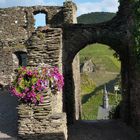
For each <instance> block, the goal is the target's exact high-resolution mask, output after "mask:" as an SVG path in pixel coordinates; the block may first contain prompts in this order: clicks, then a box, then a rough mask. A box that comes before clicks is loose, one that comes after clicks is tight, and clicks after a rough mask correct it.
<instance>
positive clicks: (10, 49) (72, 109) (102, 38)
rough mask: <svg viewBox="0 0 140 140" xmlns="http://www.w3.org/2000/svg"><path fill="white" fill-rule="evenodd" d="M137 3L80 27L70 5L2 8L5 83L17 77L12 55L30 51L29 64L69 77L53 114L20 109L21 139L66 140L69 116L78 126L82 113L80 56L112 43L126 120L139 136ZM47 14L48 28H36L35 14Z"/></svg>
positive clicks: (125, 3) (0, 49) (0, 67)
mask: <svg viewBox="0 0 140 140" xmlns="http://www.w3.org/2000/svg"><path fill="white" fill-rule="evenodd" d="M137 3H138V4H137ZM137 5H139V2H137V1H135V0H132V1H130V0H121V1H120V7H119V11H118V13H117V15H116V16H115V17H114V18H113V19H112V20H111V21H108V22H105V23H100V24H94V25H82V24H76V10H77V7H76V5H75V4H74V3H73V2H71V1H67V2H65V3H64V5H63V6H62V7H60V6H33V7H18V8H7V9H0V23H4V24H0V60H1V61H0V79H1V81H0V82H1V83H5V84H9V82H10V81H11V79H12V78H9V77H11V75H12V74H13V73H14V69H13V68H14V66H13V65H14V64H13V61H12V60H11V59H12V54H13V53H14V52H16V51H19V50H20V51H24V50H27V61H28V62H27V65H28V66H37V65H38V63H42V62H43V63H47V64H51V65H55V66H58V67H59V70H60V71H62V72H63V74H64V81H65V86H64V90H63V94H56V95H54V96H52V97H49V98H50V101H51V102H49V111H48V115H44V114H43V113H41V111H39V107H40V106H38V107H37V108H34V107H31V106H27V105H19V107H18V112H19V126H18V135H19V136H20V139H24V138H25V139H28V138H29V139H39V138H40V137H43V138H44V139H56V138H60V139H67V126H66V116H65V113H64V112H66V114H67V122H68V123H74V121H75V120H77V119H79V116H80V111H81V110H80V108H81V103H80V94H79V93H80V92H79V91H80V70H79V58H78V52H79V51H80V50H81V49H83V48H84V47H85V46H86V45H88V44H91V43H102V44H106V45H109V46H110V47H111V48H112V49H113V50H115V51H116V52H117V53H118V54H119V57H120V60H121V76H122V89H123V101H122V104H121V112H120V115H121V119H122V120H123V121H124V122H126V123H127V124H130V125H131V126H133V127H134V128H135V129H136V130H137V132H138V133H139V134H140V110H139V107H140V102H139V99H140V93H139V91H140V90H139V85H140V73H139V68H138V67H137V66H139V63H138V59H137V58H139V57H137V56H139V55H137V54H139V53H138V50H139V49H135V48H138V45H139V44H138V42H139V40H138V35H139V34H135V33H137V28H135V27H136V26H137V27H138V25H139V24H137V23H139V22H138V20H137V19H138V17H137V16H136V14H135V12H136V10H137V8H139V7H138V6H137ZM44 11H45V13H47V26H46V27H43V28H38V29H36V30H35V28H34V14H35V13H44ZM13 13H14V14H13ZM11 15H12V16H11ZM13 15H14V16H13ZM9 23H11V24H10V25H9ZM135 25H136V26H135ZM135 39H137V44H136V43H135ZM135 46H136V47H135ZM135 50H137V51H135ZM136 52H137V53H136ZM9 58H10V59H9ZM6 60H9V62H6ZM5 62H6V63H5ZM36 110H38V111H39V112H38V113H36Z"/></svg>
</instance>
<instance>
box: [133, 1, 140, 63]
mask: <svg viewBox="0 0 140 140" xmlns="http://www.w3.org/2000/svg"><path fill="white" fill-rule="evenodd" d="M133 2H134V8H135V11H134V16H135V21H134V22H135V23H134V24H135V25H134V41H135V49H134V52H135V55H136V57H137V62H138V63H140V0H133Z"/></svg>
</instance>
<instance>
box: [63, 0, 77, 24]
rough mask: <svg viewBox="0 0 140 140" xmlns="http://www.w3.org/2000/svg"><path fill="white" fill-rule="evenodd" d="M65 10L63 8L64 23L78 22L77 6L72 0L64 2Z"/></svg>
mask: <svg viewBox="0 0 140 140" xmlns="http://www.w3.org/2000/svg"><path fill="white" fill-rule="evenodd" d="M63 6H64V10H63V15H64V23H66V24H70V23H77V15H76V11H77V6H76V4H75V3H73V2H72V1H66V2H64V4H63Z"/></svg>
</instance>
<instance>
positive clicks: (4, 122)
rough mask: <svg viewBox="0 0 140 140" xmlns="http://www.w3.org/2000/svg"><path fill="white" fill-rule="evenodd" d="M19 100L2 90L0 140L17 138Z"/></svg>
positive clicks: (0, 98) (0, 96) (0, 100)
mask: <svg viewBox="0 0 140 140" xmlns="http://www.w3.org/2000/svg"><path fill="white" fill-rule="evenodd" d="M16 107H17V100H16V99H15V98H14V97H13V96H11V95H10V94H9V93H7V92H4V91H1V90H0V140H15V139H16V138H15V137H16V136H17V110H16Z"/></svg>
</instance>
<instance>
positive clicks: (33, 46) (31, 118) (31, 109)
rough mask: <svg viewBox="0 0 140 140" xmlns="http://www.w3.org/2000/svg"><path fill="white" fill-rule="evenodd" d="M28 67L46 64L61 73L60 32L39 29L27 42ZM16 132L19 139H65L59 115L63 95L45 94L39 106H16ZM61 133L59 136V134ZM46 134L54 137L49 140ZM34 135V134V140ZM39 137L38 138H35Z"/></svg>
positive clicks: (64, 127) (62, 123) (65, 130)
mask: <svg viewBox="0 0 140 140" xmlns="http://www.w3.org/2000/svg"><path fill="white" fill-rule="evenodd" d="M27 52H28V53H27V54H28V66H31V67H36V66H38V64H39V63H45V64H49V65H53V66H57V67H59V70H60V72H62V30H61V29H59V28H48V29H47V30H44V28H39V29H38V30H36V32H34V33H33V34H32V36H31V37H30V38H29V40H28V42H27ZM18 110H19V129H18V130H19V132H18V134H19V135H20V138H21V139H24V138H25V139H33V140H34V139H37V138H38V137H40V139H45V140H50V139H53V138H54V136H55V135H56V139H62V140H65V139H67V126H66V115H65V113H62V92H61V93H51V94H50V95H49V94H48V93H47V96H46V97H45V99H44V101H43V103H42V104H39V105H38V106H33V105H32V106H29V105H24V104H21V105H19V108H18ZM59 133H61V135H58V134H59ZM49 134H54V136H53V137H52V135H51V136H49ZM33 135H36V137H34V136H33ZM37 135H39V136H37Z"/></svg>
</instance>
